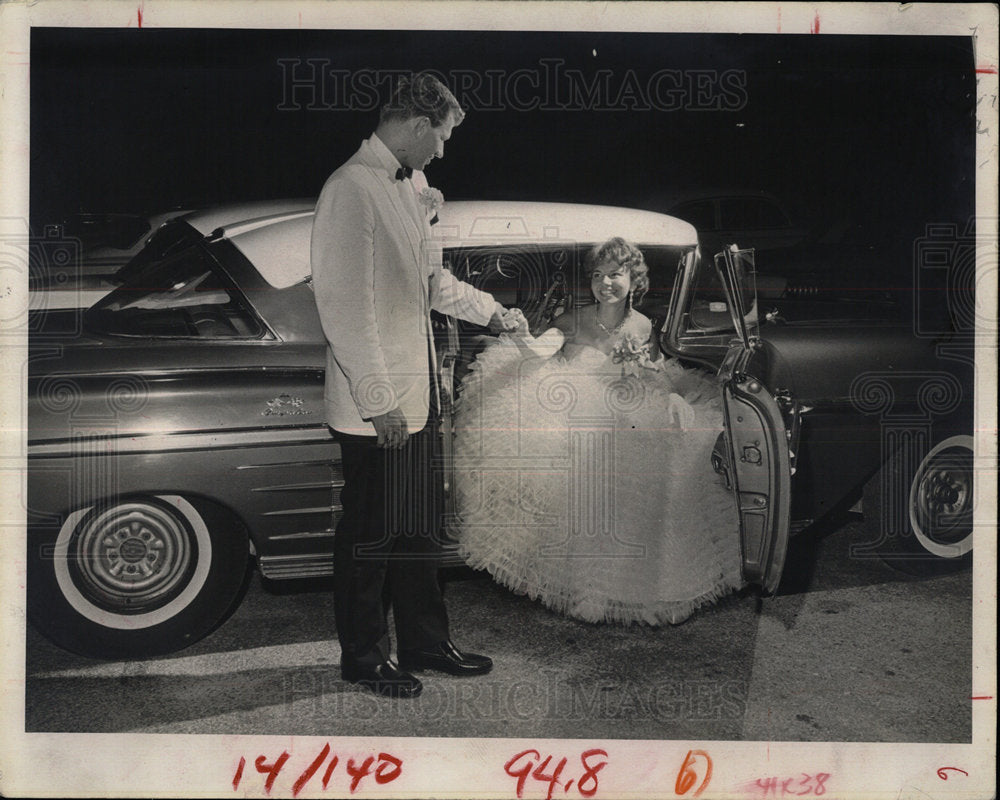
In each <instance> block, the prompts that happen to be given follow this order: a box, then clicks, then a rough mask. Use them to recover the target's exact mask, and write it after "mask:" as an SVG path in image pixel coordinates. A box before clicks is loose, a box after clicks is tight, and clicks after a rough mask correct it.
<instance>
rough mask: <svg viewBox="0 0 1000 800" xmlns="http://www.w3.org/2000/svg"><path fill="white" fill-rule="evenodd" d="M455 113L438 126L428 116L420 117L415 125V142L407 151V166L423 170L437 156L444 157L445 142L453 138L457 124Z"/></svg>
mask: <svg viewBox="0 0 1000 800" xmlns="http://www.w3.org/2000/svg"><path fill="white" fill-rule="evenodd" d="M457 124H458V123H457V121H456V119H455V115H454V114H449V115H448V117H447V119H445V121H444V122H442V123H441V124H440V125H439V126H438V127H436V128H434V127H432V126H431V123H430V120H429V119H427V117H418V118H417V119H416V120H415V121H414V125H413V144H412V145H411V146H410V148H409V149H408V151H407V153H406V164H405V166H407V167H412V168H413V169H419V170H422V169H424V168H426V166H427V165H428V164H430V163H431V161H432V160H433V159H435V158H444V143H445V142H447V141H448V140H449V139H450V138H451V131H452V128H454V127H455V125H457Z"/></svg>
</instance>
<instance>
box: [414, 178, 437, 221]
mask: <svg viewBox="0 0 1000 800" xmlns="http://www.w3.org/2000/svg"><path fill="white" fill-rule="evenodd" d="M417 201H418V202H419V203H420V205H422V206H423V207H424V209H425V213H426V214H427V216H429V217H430V218H431V225H436V224H437V222H438V215H437V212H438V209H439V208H441V206H443V205H444V195H443V194H441V190H440V189H435V188H434V187H432V186H425V187H424V188H423V189H421V190H420V192H419V194H417Z"/></svg>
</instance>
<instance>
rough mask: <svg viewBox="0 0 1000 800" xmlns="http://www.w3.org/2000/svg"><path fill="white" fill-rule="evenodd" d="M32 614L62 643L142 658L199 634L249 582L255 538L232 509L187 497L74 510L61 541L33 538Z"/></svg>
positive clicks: (136, 500) (103, 654)
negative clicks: (249, 541)
mask: <svg viewBox="0 0 1000 800" xmlns="http://www.w3.org/2000/svg"><path fill="white" fill-rule="evenodd" d="M32 545H33V546H32V548H31V552H30V554H29V556H30V557H29V565H30V573H29V577H28V593H29V596H28V598H29V602H28V611H29V614H30V616H31V620H32V622H33V624H34V625H35V627H37V628H38V629H39V630H40V631H41V632H42V633H43V634H44V635H45V636H47V637H48V638H49V639H51V640H52V641H54V642H55V643H56V644H58V645H60V646H61V647H64V648H66V649H67V650H71V651H73V652H75V653H80V654H81V655H86V656H93V657H98V658H142V657H146V656H151V655H158V654H163V653H169V652H173V651H175V650H179V649H181V648H183V647H187V646H188V645H190V644H193V643H194V642H196V641H198V640H199V639H201V638H202V637H204V636H205V635H206V634H208V633H209V632H210V631H211V630H213V629H214V628H215V627H216V625H218V624H219V623H220V622H221V621H222V620H223V619H224V618H225V616H226V615H227V613H228V612H229V611H230V610H231V609H232V608H234V607H235V604H236V601H237V600H238V598H239V597H240V595H241V592H242V590H244V589H245V586H246V577H247V573H248V564H249V548H248V544H247V537H246V534H245V532H244V531H243V529H242V527H241V526H239V525H238V524H237V523H235V521H234V520H233V519H232V518H231V517H230V516H229V515H227V514H226V513H225V512H224V511H223V510H222V509H220V508H218V507H216V506H214V505H212V504H210V503H206V502H200V501H194V500H188V499H185V498H183V497H179V496H177V495H159V496H148V497H135V498H124V499H121V500H119V501H118V502H115V503H112V504H103V505H94V506H90V507H87V508H82V509H79V510H77V511H74V512H72V513H71V514H70V515H69V516H68V517H67V518H66V520H65V522H64V523H63V525H62V527H61V528H60V529H59V532H58V534H57V535H56V537H55V540H54V541H52V540H51V538H48V539H44V538H43V539H33V540H32Z"/></svg>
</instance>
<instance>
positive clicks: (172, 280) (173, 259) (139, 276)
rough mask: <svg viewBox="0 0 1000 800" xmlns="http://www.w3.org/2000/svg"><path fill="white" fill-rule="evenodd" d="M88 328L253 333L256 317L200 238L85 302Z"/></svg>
mask: <svg viewBox="0 0 1000 800" xmlns="http://www.w3.org/2000/svg"><path fill="white" fill-rule="evenodd" d="M84 321H85V323H86V325H87V327H88V328H89V329H91V330H94V331H97V332H101V333H109V334H116V335H122V336H158V337H169V338H193V339H255V338H259V337H260V336H262V335H263V334H264V328H263V326H262V325H261V323H260V321H259V320H258V319H257V317H256V316H255V315H254V313H253V312H252V311H251V310H250V308H249V306H248V305H247V304H246V303H245V302H244V300H243V299H242V296H241V294H240V292H239V291H238V290H237V288H236V287H235V286H233V285H232V281H231V280H230V279H229V278H228V276H227V275H226V274H225V272H223V271H222V270H221V269H220V268H219V265H218V263H217V262H216V261H215V259H214V258H213V257H212V256H211V254H210V253H209V251H208V249H207V248H206V246H205V245H204V243H202V242H198V243H195V244H192V245H189V246H187V247H185V248H183V249H181V250H180V251H179V252H174V251H172V250H171V251H170V252H168V254H167V255H166V256H165V257H163V258H161V259H157V260H154V261H153V262H152V263H150V264H148V265H146V267H145V268H143V269H139V270H135V271H133V272H132V273H131V274H130V276H129V278H128V280H126V281H125V282H124V283H123V284H122V285H121V286H120V287H118V288H117V289H115V291H113V292H112V293H111V294H109V295H108V296H107V297H105V298H104V299H102V300H100V301H99V302H98V303H96V304H95V305H94V306H93V307H92V308H90V309H89V310H88V311H87V312H86V314H85V316H84Z"/></svg>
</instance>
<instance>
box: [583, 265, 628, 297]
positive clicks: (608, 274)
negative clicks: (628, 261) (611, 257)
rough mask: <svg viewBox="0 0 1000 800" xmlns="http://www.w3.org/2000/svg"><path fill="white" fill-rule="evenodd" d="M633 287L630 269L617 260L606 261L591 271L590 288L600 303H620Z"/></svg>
mask: <svg viewBox="0 0 1000 800" xmlns="http://www.w3.org/2000/svg"><path fill="white" fill-rule="evenodd" d="M631 288H632V281H631V279H630V277H629V272H628V270H627V269H626V268H625V267H623V266H622V265H621V264H619V263H617V262H616V261H605V262H604V263H603V264H600V265H598V266H597V267H595V268H594V270H593V272H591V273H590V290H591V291H592V292H593V293H594V297H596V298H597V300H598V302H600V303H620V302H622V301H623V300H625V298H626V297H628V292H629V289H631Z"/></svg>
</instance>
